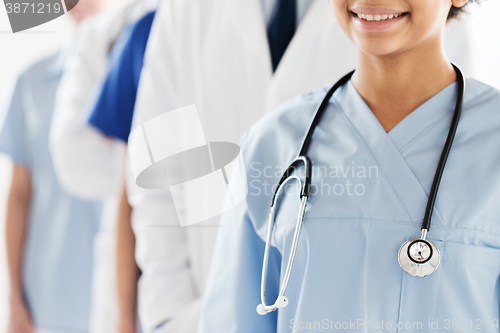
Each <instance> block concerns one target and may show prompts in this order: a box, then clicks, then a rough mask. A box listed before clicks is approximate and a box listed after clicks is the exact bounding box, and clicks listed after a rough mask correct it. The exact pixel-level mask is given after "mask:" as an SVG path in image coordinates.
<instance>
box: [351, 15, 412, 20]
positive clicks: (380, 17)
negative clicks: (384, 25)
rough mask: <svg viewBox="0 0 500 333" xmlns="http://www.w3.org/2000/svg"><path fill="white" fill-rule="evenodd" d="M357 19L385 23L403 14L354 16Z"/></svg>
mask: <svg viewBox="0 0 500 333" xmlns="http://www.w3.org/2000/svg"><path fill="white" fill-rule="evenodd" d="M356 15H357V16H358V17H359V18H361V19H363V20H367V21H385V20H391V19H393V18H398V17H400V16H402V15H403V14H395V15H394V14H383V15H372V14H356Z"/></svg>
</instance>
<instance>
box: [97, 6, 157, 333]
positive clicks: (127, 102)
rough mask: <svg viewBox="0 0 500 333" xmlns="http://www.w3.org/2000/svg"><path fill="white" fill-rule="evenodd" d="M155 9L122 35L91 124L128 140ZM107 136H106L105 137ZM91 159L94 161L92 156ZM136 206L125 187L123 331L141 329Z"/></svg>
mask: <svg viewBox="0 0 500 333" xmlns="http://www.w3.org/2000/svg"><path fill="white" fill-rule="evenodd" d="M154 17H155V11H152V12H150V13H148V14H146V15H145V16H144V17H143V18H141V19H140V20H139V21H138V22H137V23H135V24H130V25H129V26H128V27H127V28H126V29H125V30H124V32H123V33H122V34H121V35H120V37H119V39H118V41H117V43H116V45H115V47H114V49H113V52H112V53H113V56H112V57H111V59H110V65H109V71H108V74H107V77H106V79H105V81H104V83H103V85H102V90H101V91H100V93H99V97H98V98H97V101H96V104H95V105H94V107H93V110H92V112H91V115H90V118H89V124H90V125H92V126H94V127H95V128H96V129H98V130H100V131H101V132H102V135H103V136H107V137H112V138H115V139H116V140H120V141H122V142H124V143H126V142H127V141H128V136H129V134H130V128H131V126H132V117H133V112H134V107H135V100H136V95H137V89H138V87H139V79H140V74H141V71H142V66H143V59H144V53H145V51H146V45H147V41H148V38H149V33H150V30H151V26H152V24H153V19H154ZM103 140H105V138H103ZM87 161H88V163H94V162H92V161H91V158H89V159H88V160H87ZM131 214H132V207H131V206H130V204H129V202H128V198H127V190H126V188H125V187H124V188H123V190H122V195H121V199H120V204H119V209H118V221H117V239H116V252H117V254H116V255H117V263H116V264H117V267H116V268H117V269H116V273H117V274H116V279H117V280H116V281H117V289H118V323H119V330H120V333H135V332H137V328H138V325H137V320H136V319H137V281H138V278H139V275H140V270H139V268H138V267H137V264H136V261H135V236H134V233H133V230H132V225H131Z"/></svg>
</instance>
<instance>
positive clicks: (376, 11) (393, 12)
mask: <svg viewBox="0 0 500 333" xmlns="http://www.w3.org/2000/svg"><path fill="white" fill-rule="evenodd" d="M350 11H351V14H352V16H353V18H354V19H355V20H356V21H357V22H358V23H359V24H360V25H361V27H362V28H363V29H365V30H385V29H389V28H391V27H392V26H394V25H395V24H397V23H398V22H400V21H401V20H403V19H404V18H405V17H406V16H408V15H409V13H408V12H405V11H404V10H399V9H394V8H386V7H367V6H356V7H354V8H352V9H351V10H350Z"/></svg>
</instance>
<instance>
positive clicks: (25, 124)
mask: <svg viewBox="0 0 500 333" xmlns="http://www.w3.org/2000/svg"><path fill="white" fill-rule="evenodd" d="M64 59H65V56H64V54H63V53H60V54H56V55H52V56H50V57H48V58H46V59H44V60H41V61H39V62H37V63H35V64H33V65H32V66H30V67H29V68H27V69H26V70H25V71H24V72H23V73H22V74H21V75H20V76H19V78H18V79H17V82H16V85H15V89H14V91H13V94H12V96H11V98H10V101H9V103H8V106H7V108H6V109H3V117H0V121H1V123H0V128H1V130H0V152H3V153H5V154H7V155H10V156H11V157H12V159H13V160H14V163H16V164H20V165H23V166H24V167H26V168H28V169H29V171H30V174H31V184H32V198H31V199H32V200H31V205H30V212H29V221H28V232H27V238H26V243H25V249H24V250H25V252H24V257H23V288H24V293H25V297H26V301H27V305H28V306H29V308H30V310H31V314H32V317H33V320H34V324H35V327H36V328H38V329H45V330H53V331H65V332H88V329H89V313H90V295H91V280H92V279H91V278H92V266H93V241H94V235H95V234H96V232H97V230H98V224H99V221H100V216H101V205H100V204H98V203H93V202H87V201H82V200H79V199H76V198H75V197H72V196H71V195H69V194H67V193H66V192H64V190H63V189H62V188H61V186H60V185H59V183H58V181H57V178H56V174H55V171H54V167H53V165H52V159H51V156H50V152H49V129H50V125H51V121H52V112H53V109H54V99H55V95H56V90H57V87H58V84H59V81H60V78H61V74H62V68H63V65H64Z"/></svg>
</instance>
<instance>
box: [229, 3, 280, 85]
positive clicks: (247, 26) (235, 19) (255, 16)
mask: <svg viewBox="0 0 500 333" xmlns="http://www.w3.org/2000/svg"><path fill="white" fill-rule="evenodd" d="M227 6H228V8H227V13H228V15H229V17H230V19H231V21H232V23H233V25H232V26H233V28H234V29H236V30H238V32H239V37H240V38H241V40H243V41H244V42H245V45H246V46H247V51H248V52H251V53H253V54H254V55H255V56H256V57H258V58H259V60H260V61H261V62H262V70H265V71H266V73H267V75H268V76H269V79H270V78H271V76H272V63H271V52H270V50H269V42H268V39H267V31H266V22H265V19H264V12H263V9H262V3H261V0H243V1H242V0H227Z"/></svg>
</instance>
